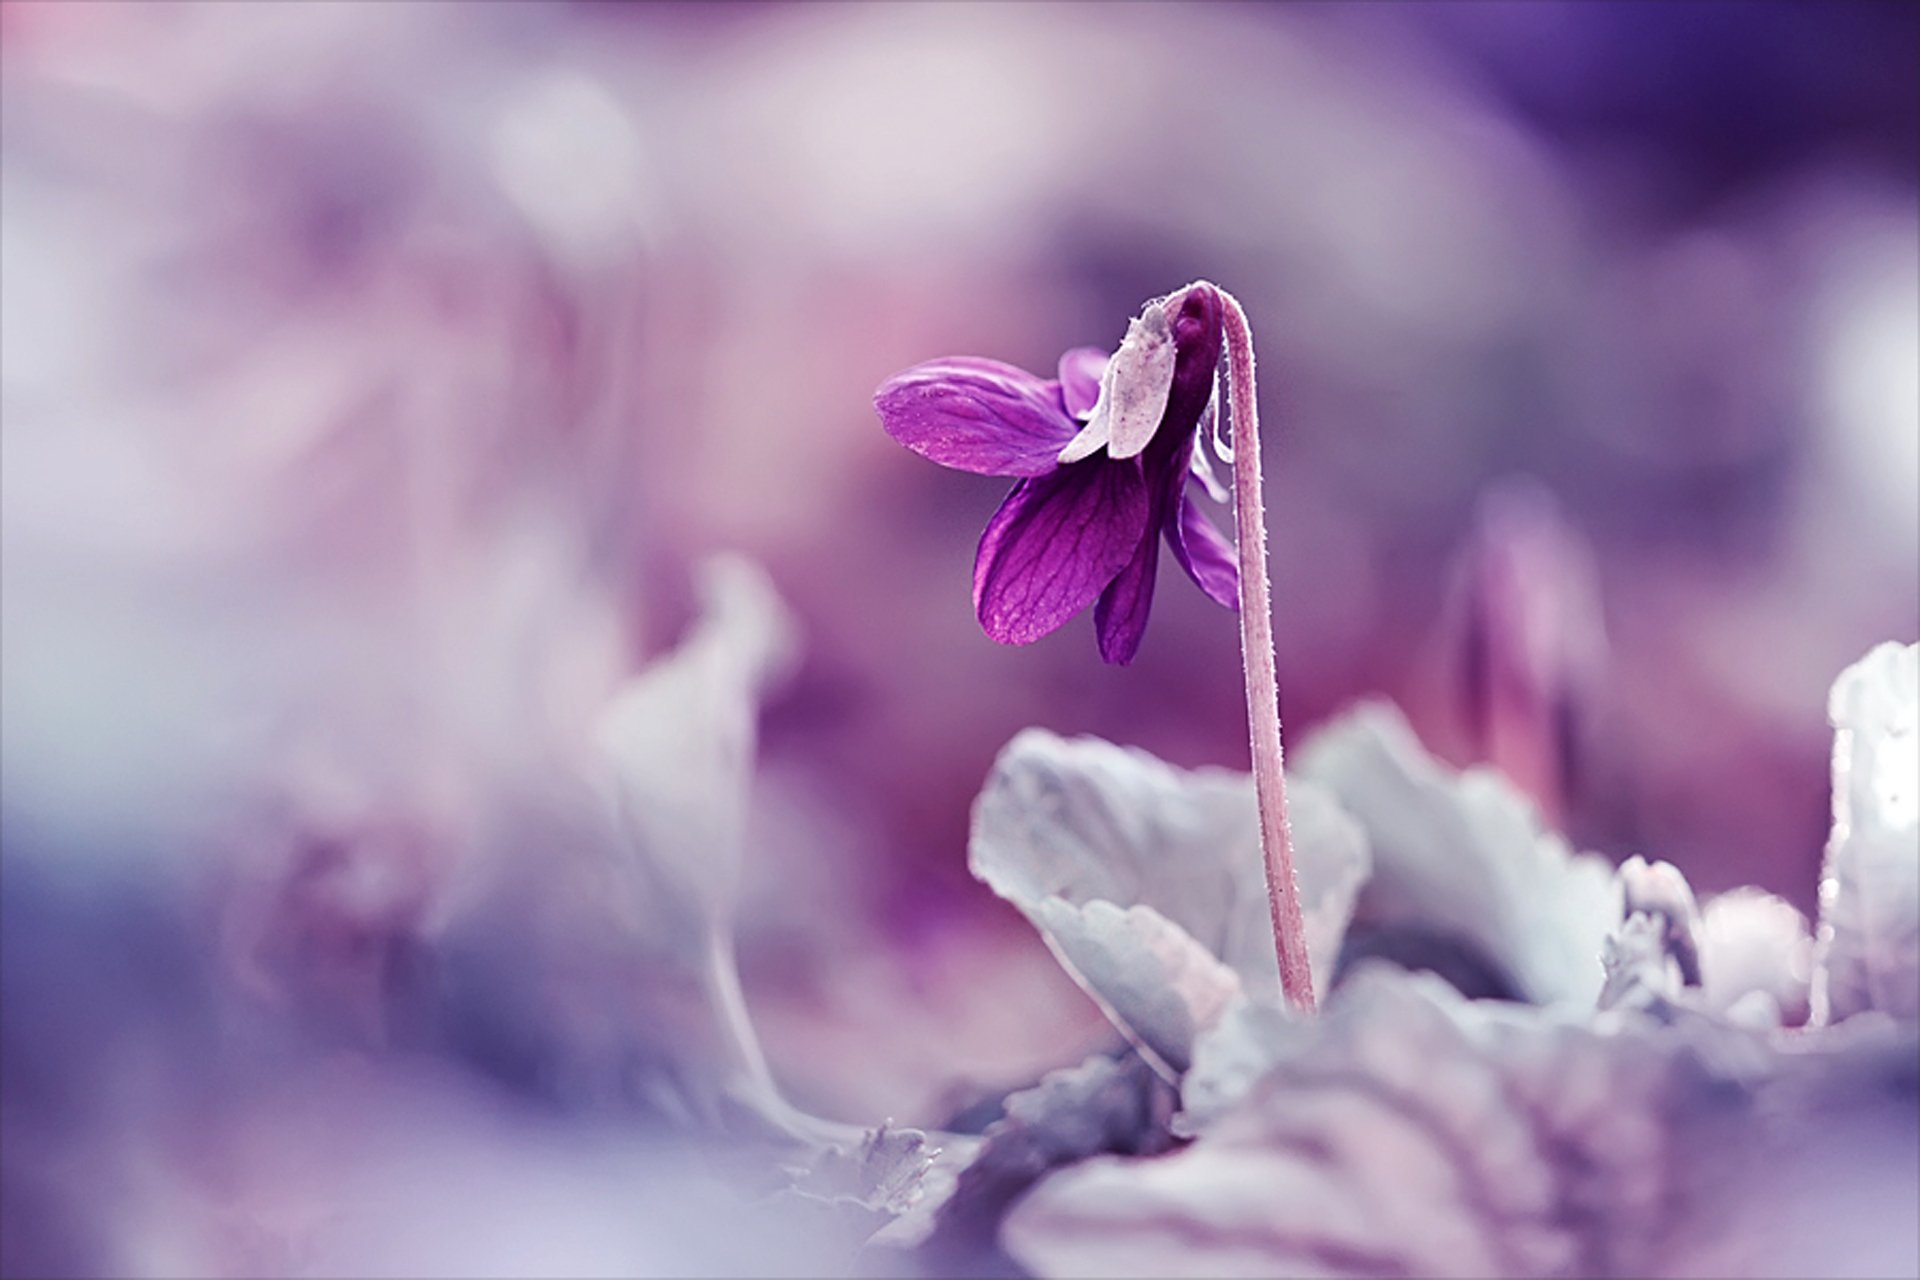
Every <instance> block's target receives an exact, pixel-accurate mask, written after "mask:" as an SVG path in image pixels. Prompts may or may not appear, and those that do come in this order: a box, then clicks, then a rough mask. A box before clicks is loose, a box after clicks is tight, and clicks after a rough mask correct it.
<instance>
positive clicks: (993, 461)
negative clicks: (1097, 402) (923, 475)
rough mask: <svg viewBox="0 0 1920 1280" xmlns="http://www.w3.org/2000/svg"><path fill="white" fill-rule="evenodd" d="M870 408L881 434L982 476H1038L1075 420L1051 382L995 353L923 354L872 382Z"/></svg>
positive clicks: (1069, 433) (1070, 434)
mask: <svg viewBox="0 0 1920 1280" xmlns="http://www.w3.org/2000/svg"><path fill="white" fill-rule="evenodd" d="M873 407H874V409H875V410H876V411H878V412H879V414H880V422H881V425H883V426H884V427H885V428H886V430H887V434H888V435H890V436H892V437H893V438H894V439H895V440H898V441H899V442H900V443H901V444H903V445H905V446H907V448H909V449H911V450H913V451H914V452H915V453H917V454H919V455H920V456H921V457H923V458H930V459H932V460H933V461H934V462H937V463H939V464H940V465H941V466H943V467H953V468H955V469H957V470H960V471H971V472H973V473H975V474H976V475H986V476H1038V475H1045V474H1046V473H1047V472H1049V471H1051V470H1053V469H1054V467H1055V466H1056V465H1058V464H1057V463H1056V462H1055V456H1056V455H1057V454H1058V453H1059V452H1060V449H1061V447H1062V446H1063V445H1065V444H1066V443H1067V441H1069V440H1071V439H1072V438H1073V435H1074V432H1075V431H1076V430H1077V429H1078V424H1077V423H1075V422H1074V421H1073V419H1071V418H1069V417H1068V416H1067V414H1066V411H1065V409H1063V408H1062V407H1061V400H1060V388H1059V386H1058V384H1056V383H1052V382H1048V381H1046V380H1045V379H1042V378H1037V377H1035V376H1034V375H1033V374H1031V373H1028V372H1027V371H1026V370H1024V369H1016V368H1014V367H1013V366H1012V365H1010V364H1002V363H1001V362H1000V361H998V360H981V359H977V358H974V357H970V356H956V357H952V358H949V359H945V360H929V361H927V362H926V363H925V364H917V365H915V366H914V367H913V368H911V369H908V370H906V371H905V372H902V373H896V374H895V375H894V376H893V377H891V378H888V379H887V380H886V381H885V382H883V383H881V384H880V389H879V390H878V391H876V392H875V393H874V397H873Z"/></svg>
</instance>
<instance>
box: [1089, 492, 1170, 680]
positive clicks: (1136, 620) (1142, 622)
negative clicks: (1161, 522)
mask: <svg viewBox="0 0 1920 1280" xmlns="http://www.w3.org/2000/svg"><path fill="white" fill-rule="evenodd" d="M1155 525H1156V526H1157V525H1158V521H1155ZM1158 533H1159V530H1158V528H1157V527H1149V528H1148V529H1147V531H1146V535H1145V536H1144V537H1142V538H1141V539H1140V546H1139V548H1138V549H1137V550H1136V551H1135V552H1134V553H1133V559H1131V560H1129V561H1127V567H1126V568H1124V569H1122V570H1121V571H1120V576H1119V577H1117V578H1115V579H1114V580H1113V581H1112V582H1111V583H1109V584H1108V585H1107V589H1106V590H1105V591H1102V592H1101V593H1100V602H1099V603H1098V604H1096V605H1095V606H1094V609H1093V629H1094V632H1095V633H1096V634H1097V635H1098V636H1099V638H1100V656H1101V657H1102V658H1105V659H1106V660H1107V661H1108V662H1112V663H1117V664H1119V665H1121V666H1125V665H1126V664H1127V663H1129V662H1132V661H1133V658H1134V655H1135V654H1137V653H1139V652H1140V641H1141V640H1142V639H1144V638H1145V637H1146V634H1147V615H1148V614H1149V613H1150V612H1151V611H1152V609H1153V581H1154V578H1155V577H1157V576H1158V574H1157V572H1156V571H1157V570H1158V569H1159V568H1160V539H1159V537H1158Z"/></svg>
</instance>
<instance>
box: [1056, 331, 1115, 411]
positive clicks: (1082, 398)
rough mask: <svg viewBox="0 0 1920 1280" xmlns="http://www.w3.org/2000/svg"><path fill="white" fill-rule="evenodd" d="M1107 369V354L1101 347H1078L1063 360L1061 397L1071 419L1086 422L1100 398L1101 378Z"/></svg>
mask: <svg viewBox="0 0 1920 1280" xmlns="http://www.w3.org/2000/svg"><path fill="white" fill-rule="evenodd" d="M1106 369H1107V353H1106V352H1104V351H1102V350H1101V349H1100V348H1098V347H1075V348H1074V349H1073V350H1071V351H1069V352H1067V354H1065V355H1063V356H1061V357H1060V398H1061V399H1062V400H1063V401H1065V402H1066V406H1067V416H1068V417H1070V418H1075V419H1084V418H1085V417H1086V416H1087V415H1088V414H1090V413H1092V412H1093V406H1094V405H1095V403H1097V402H1098V401H1099V399H1100V375H1101V374H1103V373H1105V372H1106Z"/></svg>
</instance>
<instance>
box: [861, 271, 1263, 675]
mask: <svg viewBox="0 0 1920 1280" xmlns="http://www.w3.org/2000/svg"><path fill="white" fill-rule="evenodd" d="M1223 314H1224V304H1223V302H1222V300H1221V296H1220V294H1219V292H1218V291H1217V290H1216V289H1215V288H1214V287H1213V286H1212V285H1208V284H1194V285H1190V286H1188V287H1187V288H1185V289H1182V290H1180V291H1179V292H1177V293H1173V294H1170V295H1168V296H1167V297H1164V298H1158V299H1155V300H1154V301H1152V302H1150V303H1148V304H1147V306H1146V308H1145V309H1144V310H1143V311H1142V312H1141V313H1140V316H1139V317H1138V318H1137V319H1135V320H1134V321H1133V323H1132V324H1131V325H1130V326H1129V327H1128V330H1127V335H1126V338H1125V339H1124V340H1123V341H1122V342H1121V344H1120V347H1119V349H1118V350H1117V351H1115V352H1114V353H1113V355H1112V356H1111V357H1107V356H1104V355H1102V354H1101V353H1100V352H1099V351H1098V350H1095V349H1094V348H1091V347H1079V348H1076V349H1074V350H1072V351H1069V352H1067V353H1066V354H1065V355H1063V356H1061V357H1060V365H1059V371H1058V372H1059V376H1058V377H1057V378H1054V379H1051V380H1049V379H1043V378H1040V377H1037V376H1035V375H1033V374H1030V373H1028V372H1026V371H1025V370H1022V369H1016V368H1014V367H1013V366H1012V365H1008V364H1002V363H1001V362H999V361H997V360H984V359H979V358H976V357H971V356H957V357H951V358H948V359H944V360H931V361H928V362H927V363H925V364H919V365H915V366H914V367H913V368H911V369H908V370H906V371H905V372H903V373H898V374H895V375H894V376H893V377H891V378H889V379H887V381H886V382H884V383H882V384H881V386H880V389H879V391H878V392H877V393H875V395H874V407H875V409H877V410H878V411H879V414H880V421H881V423H882V424H883V425H884V426H885V427H886V430H887V434H888V435H890V436H892V437H893V438H894V439H895V440H898V441H899V442H900V443H901V444H904V445H906V446H907V447H908V448H909V449H912V450H913V451H914V452H915V453H918V454H920V455H921V456H922V457H926V458H931V459H932V460H933V461H935V462H938V463H940V464H941V465H942V466H947V467H953V468H956V469H958V470H961V471H971V472H973V473H975V474H976V475H991V476H1017V477H1019V483H1017V484H1015V485H1014V487H1013V492H1011V493H1009V494H1008V495H1007V499H1006V501H1005V502H1003V503H1001V504H1000V509H999V510H998V511H997V512H995V513H994V515H993V518H992V519H991V520H989V521H988V522H987V528H986V532H985V533H983V534H982V535H981V538H980V550H979V554H978V556H977V557H976V559H975V561H974V569H973V603H974V609H975V612H976V613H977V614H978V615H979V618H980V625H981V626H982V627H983V628H984V629H985V630H986V633H987V634H988V635H989V636H991V637H993V638H994V639H995V640H998V641H999V642H1000V643H1002V644H1030V643H1032V642H1033V641H1035V640H1038V639H1039V638H1040V637H1042V636H1044V635H1047V634H1049V633H1051V632H1053V631H1056V630H1058V629H1059V628H1060V627H1061V626H1063V625H1064V624H1065V623H1066V622H1067V620H1068V619H1069V618H1072V617H1073V616H1074V615H1075V614H1077V613H1079V612H1080V611H1081V610H1083V609H1085V608H1086V607H1087V606H1088V605H1090V604H1091V605H1093V606H1094V612H1093V618H1094V628H1095V631H1096V633H1097V634H1098V637H1099V642H1100V656H1101V657H1103V658H1105V659H1106V660H1107V661H1108V662H1119V663H1124V662H1131V661H1132V660H1133V657H1134V654H1135V653H1137V652H1138V651H1139V648H1140V640H1141V637H1142V636H1143V635H1145V633H1146V627H1147V614H1148V611H1149V609H1150V607H1151V606H1152V603H1153V586H1154V574H1155V570H1156V569H1157V567H1158V566H1159V562H1160V539H1161V538H1163V537H1164V538H1165V539H1166V541H1167V545H1168V546H1169V547H1171V548H1172V549H1173V554H1174V558H1175V559H1177V560H1178V561H1179V562H1180V566H1181V567H1182V568H1183V569H1185V570H1186V571H1187V574H1188V576H1189V577H1191V578H1192V579H1193V580H1194V582H1195V583H1197V584H1198V585H1199V587H1200V589H1201V590H1202V591H1204V592H1206V594H1207V595H1208V596H1210V597H1212V598H1213V599H1214V600H1216V601H1218V602H1219V603H1221V604H1223V605H1225V606H1226V607H1227V608H1229V609H1232V608H1235V607H1237V602H1238V583H1237V575H1236V571H1235V562H1234V551H1233V547H1232V544H1230V543H1229V542H1228V541H1227V540H1226V538H1224V537H1223V536H1222V535H1221V534H1220V532H1219V531H1218V530H1217V529H1215V528H1214V527H1213V524H1212V522H1211V521H1210V520H1209V519H1208V518H1207V517H1206V515H1205V514H1204V513H1203V512H1202V511H1201V510H1200V509H1199V508H1198V507H1197V506H1196V505H1195V504H1194V501H1193V499H1192V497H1191V496H1189V495H1188V493H1187V480H1188V478H1189V476H1192V477H1194V478H1196V479H1199V480H1200V481H1201V482H1202V483H1204V484H1206V485H1207V486H1208V487H1209V488H1210V489H1213V488H1214V487H1215V482H1214V481H1213V473H1212V471H1211V469H1210V468H1209V467H1208V466H1207V464H1206V461H1205V457H1204V455H1200V456H1196V454H1195V451H1194V436H1195V433H1196V432H1197V431H1198V430H1199V429H1200V427H1201V425H1202V423H1203V421H1209V420H1211V418H1212V415H1213V413H1214V406H1215V398H1216V394H1215V393H1216V386H1217V378H1216V372H1217V368H1218V365H1219V363H1220V348H1221V326H1222V319H1223ZM1216 496H1219V495H1218V493H1217V492H1216Z"/></svg>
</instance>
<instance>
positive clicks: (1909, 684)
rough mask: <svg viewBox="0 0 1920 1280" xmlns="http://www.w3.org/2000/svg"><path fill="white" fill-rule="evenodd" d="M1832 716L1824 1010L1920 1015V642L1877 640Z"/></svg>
mask: <svg viewBox="0 0 1920 1280" xmlns="http://www.w3.org/2000/svg"><path fill="white" fill-rule="evenodd" d="M1827 714H1828V717H1829V718H1830V719H1831V720H1832V721H1833V727H1834V739H1833V835H1832V837H1831V838H1830V839H1829V841H1828V843H1827V854H1826V866H1825V869H1824V871H1823V874H1822V876H1821V880H1820V934H1819V944H1818V955H1817V960H1816V968H1815V974H1814V997H1813V998H1814V1004H1815V1009H1816V1016H1818V1017H1820V1018H1821V1020H1822V1021H1835V1022H1837V1021H1839V1020H1840V1019H1842V1018H1846V1017H1851V1016H1852V1015H1854V1014H1856V1013H1862V1012H1865V1011H1867V1010H1870V1009H1872V1010H1879V1011H1880V1012H1882V1013H1886V1014H1890V1015H1892V1016H1894V1017H1896V1018H1903V1019H1906V1020H1908V1021H1912V1020H1915V1019H1920V645H1911V644H1910V645H1904V646H1902V645H1897V644H1883V645H1880V646H1879V647H1878V648H1876V649H1874V650H1873V651H1872V652H1871V653H1869V654H1867V656H1866V657H1864V658H1862V659H1861V660H1860V661H1859V662H1857V663H1855V664H1854V665H1853V666H1851V667H1848V668H1847V669H1846V670H1845V671H1843V672H1841V673H1840V678H1839V679H1838V680H1836V681H1834V685H1833V694H1832V697H1831V698H1830V699H1829V701H1828V704H1827Z"/></svg>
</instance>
